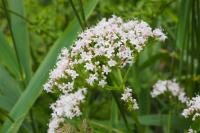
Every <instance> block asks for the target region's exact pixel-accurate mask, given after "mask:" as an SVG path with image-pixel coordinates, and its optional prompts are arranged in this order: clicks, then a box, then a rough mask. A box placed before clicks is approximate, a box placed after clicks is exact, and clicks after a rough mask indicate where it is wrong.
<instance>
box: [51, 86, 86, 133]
mask: <svg viewBox="0 0 200 133" xmlns="http://www.w3.org/2000/svg"><path fill="white" fill-rule="evenodd" d="M85 94H86V88H82V89H79V90H77V91H76V92H74V93H69V94H68V93H66V94H64V95H61V96H60V98H59V99H58V100H57V101H56V102H55V103H53V104H52V105H51V108H52V110H53V113H52V114H51V116H52V118H51V121H50V123H49V129H48V133H54V132H55V130H56V128H58V127H59V124H60V123H62V122H63V121H64V118H68V119H72V118H73V117H75V116H80V115H81V111H80V109H79V106H80V104H81V102H83V101H84V99H85Z"/></svg>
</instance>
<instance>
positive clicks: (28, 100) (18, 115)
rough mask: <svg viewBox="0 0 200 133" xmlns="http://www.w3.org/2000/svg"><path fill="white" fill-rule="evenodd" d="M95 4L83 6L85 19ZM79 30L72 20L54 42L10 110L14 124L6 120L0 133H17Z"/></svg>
mask: <svg viewBox="0 0 200 133" xmlns="http://www.w3.org/2000/svg"><path fill="white" fill-rule="evenodd" d="M97 3H98V0H90V1H89V2H88V4H87V5H86V6H85V8H84V9H85V14H86V18H88V17H89V16H90V14H91V13H92V11H93V10H94V8H95V6H96V4H97ZM80 29H81V27H80V25H79V24H78V22H77V21H76V19H75V20H73V21H72V22H71V23H70V24H69V26H68V28H67V29H66V30H65V32H64V33H63V35H62V36H61V37H60V38H59V39H58V40H57V41H56V42H55V44H54V45H53V47H52V48H51V50H50V51H49V53H48V55H47V56H46V58H45V59H44V61H43V62H42V64H41V65H40V67H39V68H38V70H37V72H36V73H35V75H34V76H33V78H32V79H31V81H30V83H29V84H28V87H27V88H26V90H25V91H24V92H23V94H22V96H21V97H20V99H19V100H18V101H17V103H16V104H15V106H14V108H13V109H12V111H11V113H10V116H11V117H12V118H13V119H14V120H15V122H14V123H12V122H11V121H10V120H9V119H7V120H6V122H5V123H4V125H3V127H2V129H1V132H3V133H4V132H7V133H15V132H17V131H18V129H19V127H20V125H21V123H22V121H23V120H24V118H25V116H26V115H27V113H28V111H29V109H30V108H31V107H32V105H33V103H34V102H35V100H36V99H37V98H38V97H39V96H40V94H41V92H42V90H43V87H42V85H43V84H44V82H45V81H46V80H47V78H48V73H49V70H50V69H51V68H52V67H53V66H54V63H55V61H56V58H57V55H58V53H59V51H60V50H61V48H62V47H64V46H65V47H68V48H69V46H70V45H71V44H72V43H73V41H74V40H75V39H76V37H77V33H78V32H79V31H80Z"/></svg>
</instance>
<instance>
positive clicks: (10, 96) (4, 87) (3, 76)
mask: <svg viewBox="0 0 200 133" xmlns="http://www.w3.org/2000/svg"><path fill="white" fill-rule="evenodd" d="M20 93H21V88H20V85H19V83H18V82H16V81H15V80H14V79H13V78H12V77H11V76H10V75H9V73H8V72H7V71H6V69H5V68H4V67H3V66H1V65H0V108H3V109H4V110H6V111H10V110H11V108H12V107H13V105H14V104H15V102H16V100H17V99H18V98H19V96H20Z"/></svg>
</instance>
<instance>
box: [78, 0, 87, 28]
mask: <svg viewBox="0 0 200 133" xmlns="http://www.w3.org/2000/svg"><path fill="white" fill-rule="evenodd" d="M79 5H80V9H81V16H82V19H83V22H84V27H87V22H86V19H85V13H84V9H83V2H82V0H79Z"/></svg>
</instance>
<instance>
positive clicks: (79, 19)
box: [69, 0, 84, 30]
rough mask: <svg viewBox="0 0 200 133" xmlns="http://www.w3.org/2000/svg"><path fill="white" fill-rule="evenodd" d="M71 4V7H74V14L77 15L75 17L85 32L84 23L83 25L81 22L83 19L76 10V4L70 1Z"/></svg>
mask: <svg viewBox="0 0 200 133" xmlns="http://www.w3.org/2000/svg"><path fill="white" fill-rule="evenodd" d="M69 3H70V5H71V7H72V9H73V11H74V13H75V15H76V18H77V19H78V21H79V24H80V26H81V28H82V30H84V25H83V23H82V21H81V18H80V16H79V14H78V11H77V10H76V8H75V6H74V3H73V2H72V0H69Z"/></svg>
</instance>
